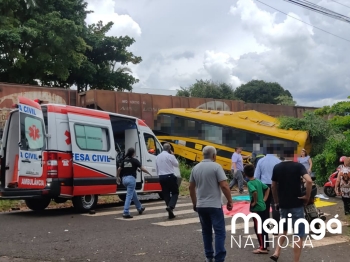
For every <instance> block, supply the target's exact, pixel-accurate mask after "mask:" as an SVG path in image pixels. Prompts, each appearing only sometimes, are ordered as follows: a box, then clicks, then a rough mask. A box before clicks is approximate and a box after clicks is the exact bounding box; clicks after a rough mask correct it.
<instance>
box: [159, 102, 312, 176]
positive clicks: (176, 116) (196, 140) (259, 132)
mask: <svg viewBox="0 0 350 262" xmlns="http://www.w3.org/2000/svg"><path fill="white" fill-rule="evenodd" d="M277 125H278V121H277V119H276V118H274V117H271V116H268V115H265V114H262V113H259V112H257V111H254V110H250V111H240V112H228V111H213V110H203V109H191V108H190V109H185V108H179V109H177V108H171V109H161V110H159V111H158V115H157V122H156V125H155V128H154V129H155V130H154V133H155V134H156V136H157V138H158V140H159V141H160V142H161V143H162V144H163V143H165V142H169V143H170V144H171V145H172V147H173V149H174V153H175V154H176V155H178V156H181V157H183V158H185V159H186V160H188V161H190V162H199V161H201V160H202V159H203V158H202V149H203V147H204V146H207V145H211V146H214V147H215V148H216V150H217V162H218V163H219V164H220V165H221V166H222V167H223V169H224V170H226V171H229V170H230V169H231V157H232V154H233V153H234V151H235V148H236V147H238V146H239V147H242V155H251V153H252V152H255V153H257V154H265V150H266V148H267V147H271V146H273V147H274V148H275V149H276V151H277V152H280V153H279V154H282V155H283V154H286V153H288V154H290V153H292V154H294V155H295V156H296V154H299V152H300V151H301V149H302V148H305V149H306V150H307V151H308V152H310V149H311V143H310V138H309V135H308V132H306V131H297V130H283V129H279V128H278V127H277Z"/></svg>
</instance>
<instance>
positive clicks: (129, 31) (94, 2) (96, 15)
mask: <svg viewBox="0 0 350 262" xmlns="http://www.w3.org/2000/svg"><path fill="white" fill-rule="evenodd" d="M87 2H88V9H89V10H93V11H94V12H93V13H90V14H88V15H87V18H86V21H87V23H88V24H92V23H97V22H98V21H103V24H107V23H108V22H113V23H114V25H113V27H112V29H111V30H110V31H109V32H108V33H107V35H108V36H125V35H128V36H130V37H134V38H137V37H139V36H140V35H141V28H140V26H139V25H138V23H136V22H135V21H134V20H133V19H132V18H131V17H130V16H129V15H118V14H117V13H116V12H115V11H114V8H115V1H113V0H87Z"/></svg>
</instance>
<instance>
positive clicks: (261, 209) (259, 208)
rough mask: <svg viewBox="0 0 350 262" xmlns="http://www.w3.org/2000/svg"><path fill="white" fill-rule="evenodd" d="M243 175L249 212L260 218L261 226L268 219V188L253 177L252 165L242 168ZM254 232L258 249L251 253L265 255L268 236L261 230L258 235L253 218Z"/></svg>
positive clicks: (256, 224)
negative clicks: (246, 183)
mask: <svg viewBox="0 0 350 262" xmlns="http://www.w3.org/2000/svg"><path fill="white" fill-rule="evenodd" d="M244 175H245V176H246V177H248V178H249V182H248V191H249V195H250V202H251V204H250V212H253V213H256V214H257V215H258V216H259V217H260V218H261V223H262V224H263V223H264V222H265V220H266V219H268V216H267V213H266V204H265V202H266V200H267V198H268V196H269V194H270V188H269V187H268V186H267V185H265V184H264V183H262V182H261V181H260V180H259V179H257V178H255V177H254V165H246V166H245V167H244ZM253 220H254V230H255V234H256V237H257V239H258V241H259V245H260V247H259V248H258V249H256V250H254V251H253V253H254V254H267V253H268V250H267V249H268V247H269V235H268V234H267V233H266V231H265V230H264V228H262V233H261V234H259V233H258V222H257V220H256V219H255V218H253Z"/></svg>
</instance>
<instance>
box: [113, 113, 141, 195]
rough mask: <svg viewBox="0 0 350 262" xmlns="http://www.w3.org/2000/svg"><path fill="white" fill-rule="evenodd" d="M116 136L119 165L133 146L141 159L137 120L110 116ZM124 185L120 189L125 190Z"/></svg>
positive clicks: (139, 179)
mask: <svg viewBox="0 0 350 262" xmlns="http://www.w3.org/2000/svg"><path fill="white" fill-rule="evenodd" d="M110 118H111V123H112V130H113V137H114V145H115V151H116V157H117V166H119V163H120V161H121V160H122V159H123V158H124V156H125V154H126V153H127V150H128V148H130V147H133V148H135V151H136V157H137V158H138V159H139V160H140V161H141V150H140V142H139V135H138V130H137V125H136V121H135V120H134V119H127V118H123V117H119V116H113V115H111V116H110ZM137 176H138V177H137V181H136V182H137V183H136V189H139V188H141V186H142V185H141V174H140V173H139V172H138V174H137ZM123 188H124V186H123V185H122V184H121V185H119V186H118V190H123Z"/></svg>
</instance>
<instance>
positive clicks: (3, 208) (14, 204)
mask: <svg viewBox="0 0 350 262" xmlns="http://www.w3.org/2000/svg"><path fill="white" fill-rule="evenodd" d="M120 201H121V200H120V198H119V197H118V196H117V195H110V196H100V197H99V198H98V204H112V203H118V202H120ZM72 206H73V204H72V201H70V200H67V202H65V203H56V202H55V201H51V203H50V205H49V206H48V207H47V208H48V209H54V208H69V207H72ZM18 210H28V208H27V206H26V204H25V202H24V200H0V212H11V211H18Z"/></svg>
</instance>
